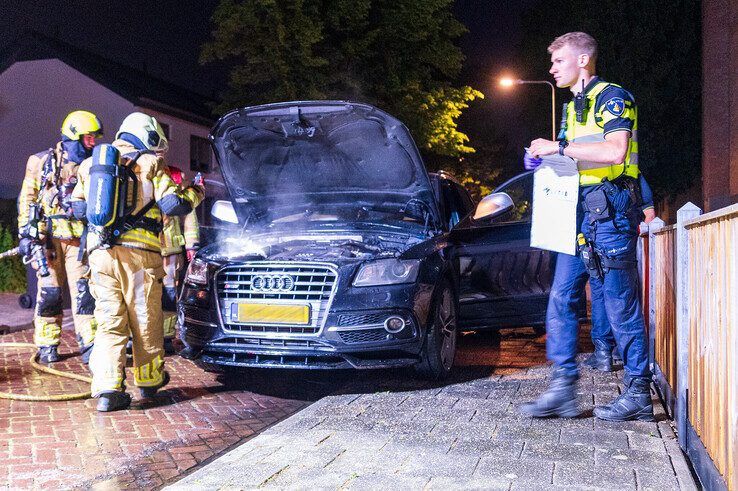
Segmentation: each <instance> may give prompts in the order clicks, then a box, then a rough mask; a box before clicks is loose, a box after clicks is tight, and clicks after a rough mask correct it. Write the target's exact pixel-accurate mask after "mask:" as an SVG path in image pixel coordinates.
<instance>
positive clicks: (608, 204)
mask: <svg viewBox="0 0 738 491" xmlns="http://www.w3.org/2000/svg"><path fill="white" fill-rule="evenodd" d="M592 187H594V188H596V189H593V190H592V191H590V192H589V193H587V195H586V196H585V197H584V199H583V200H582V209H583V210H584V211H585V212H586V213H589V221H590V222H604V221H609V220H612V219H613V218H615V210H613V206H612V199H611V198H610V197H608V195H609V196H614V195H615V193H617V192H618V191H622V190H625V191H627V192H628V196H629V197H630V205H631V206H632V207H635V208H640V207H641V206H643V195H642V193H641V185H640V182H639V181H638V179H635V178H633V177H630V176H625V175H623V176H620V177H618V178H616V179H613V180H612V181H610V180H609V179H607V178H604V179H603V180H602V183H601V184H596V185H595V186H592Z"/></svg>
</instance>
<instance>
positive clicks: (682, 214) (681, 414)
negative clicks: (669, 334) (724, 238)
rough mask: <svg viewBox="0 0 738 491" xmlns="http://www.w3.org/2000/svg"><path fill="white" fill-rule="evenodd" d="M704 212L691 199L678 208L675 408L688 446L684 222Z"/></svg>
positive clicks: (682, 441)
mask: <svg viewBox="0 0 738 491" xmlns="http://www.w3.org/2000/svg"><path fill="white" fill-rule="evenodd" d="M701 213H702V210H700V209H699V208H698V207H697V206H696V205H695V204H693V203H691V202H688V203H687V204H685V205H684V206H682V207H681V208H679V210H678V211H677V223H676V225H677V226H676V257H675V258H674V260H675V261H676V276H677V277H676V281H675V283H676V285H675V286H676V331H677V388H676V394H675V396H676V408H675V410H674V413H675V416H676V421H677V432H678V434H679V446H680V447H682V449H684V450H685V451H686V449H687V423H688V421H689V419H688V416H689V415H688V414H687V407H688V400H687V397H688V393H687V392H688V390H689V380H688V376H689V374H688V370H689V290H688V288H689V264H690V262H691V261H693V260H695V258H690V254H689V240H687V229H685V228H684V222H685V221H687V220H689V219H690V218H694V217H696V216H699V215H700V214H701Z"/></svg>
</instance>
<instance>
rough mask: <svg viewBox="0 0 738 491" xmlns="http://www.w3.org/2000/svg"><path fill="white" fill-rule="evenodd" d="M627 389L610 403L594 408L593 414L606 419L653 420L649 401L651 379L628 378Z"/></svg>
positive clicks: (651, 406)
mask: <svg viewBox="0 0 738 491" xmlns="http://www.w3.org/2000/svg"><path fill="white" fill-rule="evenodd" d="M628 382H630V383H629V385H628V386H627V389H626V390H625V391H624V392H623V393H622V394H620V395H619V396H618V397H617V399H615V400H614V401H612V402H611V403H610V404H607V405H604V406H597V407H596V408H594V415H595V416H596V417H598V418H600V419H604V420H606V421H634V420H638V421H655V418H654V416H653V403H652V402H651V381H650V380H649V379H647V378H645V377H635V378H632V379H630V380H629V381H628Z"/></svg>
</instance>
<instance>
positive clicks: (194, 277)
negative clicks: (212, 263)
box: [185, 258, 208, 285]
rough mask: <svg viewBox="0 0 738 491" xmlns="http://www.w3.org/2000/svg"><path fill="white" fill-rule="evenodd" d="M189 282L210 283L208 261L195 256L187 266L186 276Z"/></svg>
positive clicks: (196, 283)
mask: <svg viewBox="0 0 738 491" xmlns="http://www.w3.org/2000/svg"><path fill="white" fill-rule="evenodd" d="M185 281H186V282H187V283H193V284H195V285H207V284H208V263H207V262H205V261H203V260H202V259H198V258H195V259H193V260H192V262H191V263H190V265H189V267H188V268H187V275H186V276H185Z"/></svg>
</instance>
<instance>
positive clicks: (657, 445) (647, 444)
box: [626, 431, 666, 453]
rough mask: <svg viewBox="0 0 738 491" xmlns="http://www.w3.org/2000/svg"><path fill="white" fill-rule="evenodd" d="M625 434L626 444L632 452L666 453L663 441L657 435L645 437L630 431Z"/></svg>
mask: <svg viewBox="0 0 738 491" xmlns="http://www.w3.org/2000/svg"><path fill="white" fill-rule="evenodd" d="M626 433H627V435H628V443H629V444H630V448H632V449H633V450H645V451H648V452H662V453H666V446H665V445H664V440H663V439H662V438H661V436H660V435H659V434H658V433H657V434H655V435H653V434H648V435H646V434H643V433H635V432H631V431H628V432H626Z"/></svg>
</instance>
